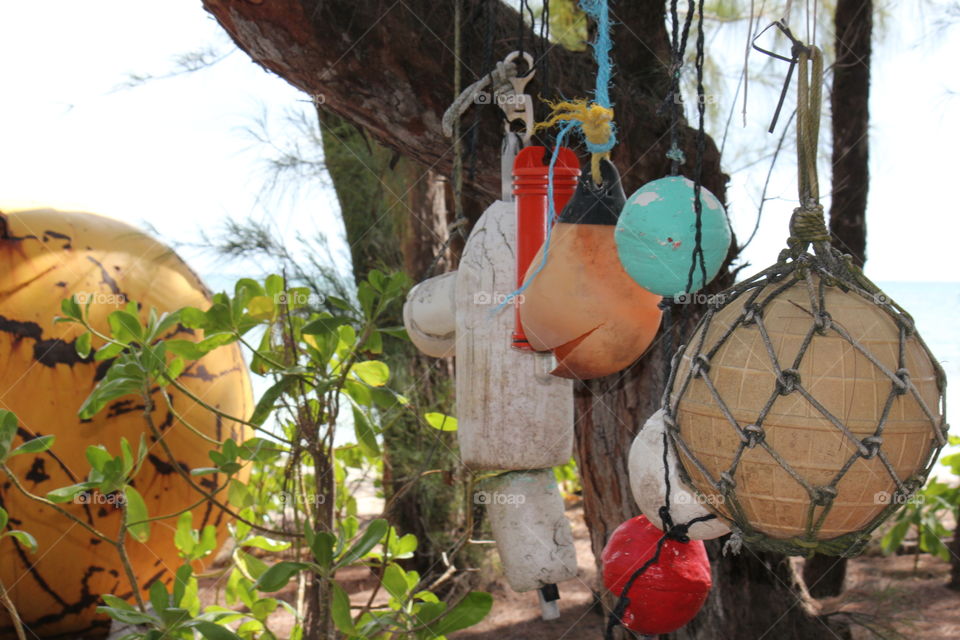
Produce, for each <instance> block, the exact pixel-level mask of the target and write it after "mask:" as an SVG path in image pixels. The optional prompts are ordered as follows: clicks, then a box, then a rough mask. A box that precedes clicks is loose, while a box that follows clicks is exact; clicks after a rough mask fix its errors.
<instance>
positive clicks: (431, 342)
mask: <svg viewBox="0 0 960 640" xmlns="http://www.w3.org/2000/svg"><path fill="white" fill-rule="evenodd" d="M456 292H457V272H456V271H451V272H448V273H444V274H442V275H439V276H435V277H433V278H430V279H429V280H424V281H423V282H421V283H420V284H418V285H416V286H414V287H413V288H412V289H410V292H409V293H408V294H407V299H406V302H404V303H403V324H404V326H405V327H406V328H407V335H409V336H410V341H411V342H413V344H414V346H416V347H417V349H419V350H420V351H422V352H424V353H425V354H427V355H428V356H433V357H434V358H446V357H449V356H452V355H453V354H454V350H455V349H454V342H455V340H456V330H457V307H456Z"/></svg>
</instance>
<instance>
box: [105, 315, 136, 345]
mask: <svg viewBox="0 0 960 640" xmlns="http://www.w3.org/2000/svg"><path fill="white" fill-rule="evenodd" d="M107 323H108V324H109V325H110V330H111V331H112V332H113V337H114V338H115V339H116V340H117V341H119V342H133V341H134V340H136V341H141V342H142V341H143V327H141V326H140V319H139V318H137V316H135V315H133V314H132V313H130V312H129V311H122V310H119V309H118V310H117V311H113V312H111V313H110V315H109V316H107Z"/></svg>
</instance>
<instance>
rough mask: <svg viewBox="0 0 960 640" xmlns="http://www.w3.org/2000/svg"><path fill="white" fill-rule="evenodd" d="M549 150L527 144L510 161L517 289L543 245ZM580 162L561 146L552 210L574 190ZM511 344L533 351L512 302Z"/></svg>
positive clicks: (562, 204) (558, 208)
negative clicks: (514, 203) (511, 163)
mask: <svg viewBox="0 0 960 640" xmlns="http://www.w3.org/2000/svg"><path fill="white" fill-rule="evenodd" d="M552 153H553V151H552V150H551V149H547V148H546V147H527V148H525V149H523V150H521V151H520V153H518V154H517V157H516V159H514V161H513V195H514V196H516V203H517V288H518V289H519V288H520V287H521V286H522V285H523V278H524V276H525V275H526V273H527V269H529V268H530V263H531V262H532V261H533V258H534V256H536V255H537V252H538V251H540V247H542V246H543V241H544V240H545V239H546V237H547V227H548V226H549V225H550V224H553V222H554V221H553V220H550V221H548V220H547V211H548V208H547V181H548V178H549V171H550V157H551V154H552ZM579 177H580V163H579V161H578V160H577V155H576V154H575V153H574V152H573V151H571V150H570V149H568V148H566V147H561V148H560V151H559V153H558V154H557V162H556V163H555V164H554V166H553V210H554V212H555V215H556V216H559V215H560V212H561V211H563V208H564V207H565V206H567V201H568V200H570V197H571V196H573V192H574V191H576V189H577V180H578V178H579ZM513 306H514V318H515V319H514V330H513V346H514V348H515V349H524V350H528V351H533V347H531V346H530V342H529V341H528V340H527V336H526V335H525V334H524V332H523V326H522V325H521V324H520V305H519V303H518V301H516V300H515V301H514V304H513Z"/></svg>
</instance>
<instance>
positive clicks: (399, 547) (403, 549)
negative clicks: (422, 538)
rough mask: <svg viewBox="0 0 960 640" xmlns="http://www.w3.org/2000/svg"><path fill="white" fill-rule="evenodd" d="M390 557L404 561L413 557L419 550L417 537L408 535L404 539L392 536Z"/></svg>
mask: <svg viewBox="0 0 960 640" xmlns="http://www.w3.org/2000/svg"><path fill="white" fill-rule="evenodd" d="M389 546H390V557H391V558H396V559H398V560H402V559H404V558H411V557H413V552H414V551H416V550H417V536H415V535H413V534H412V533H408V534H406V535H404V536H403V537H400V538H397V537H396V536H390V545H389Z"/></svg>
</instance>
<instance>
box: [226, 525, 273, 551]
mask: <svg viewBox="0 0 960 640" xmlns="http://www.w3.org/2000/svg"><path fill="white" fill-rule="evenodd" d="M208 526H209V525H208ZM214 531H215V530H214ZM240 544H241V545H242V546H244V547H256V548H257V549H263V550H264V551H283V550H285V549H289V548H290V543H289V542H287V541H285V540H271V539H270V538H266V537H264V536H253V537H251V538H247V539H246V540H244V541H243V542H241V543H240Z"/></svg>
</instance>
